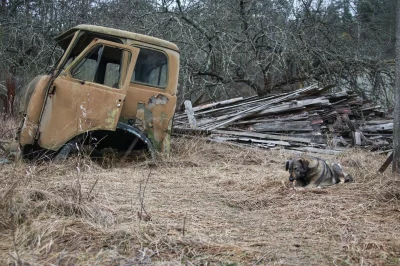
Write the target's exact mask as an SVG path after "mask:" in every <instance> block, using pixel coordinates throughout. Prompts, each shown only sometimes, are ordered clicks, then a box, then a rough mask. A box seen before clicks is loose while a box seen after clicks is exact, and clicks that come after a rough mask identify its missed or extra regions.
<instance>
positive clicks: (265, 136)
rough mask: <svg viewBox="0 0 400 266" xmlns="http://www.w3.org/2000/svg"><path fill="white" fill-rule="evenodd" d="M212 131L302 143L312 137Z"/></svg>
mask: <svg viewBox="0 0 400 266" xmlns="http://www.w3.org/2000/svg"><path fill="white" fill-rule="evenodd" d="M211 132H212V133H216V134H225V135H232V136H243V137H252V138H260V139H275V140H284V141H293V142H300V143H307V144H309V143H311V139H309V138H296V137H289V136H280V135H271V134H263V133H255V132H249V131H246V132H240V131H228V130H213V131H211Z"/></svg>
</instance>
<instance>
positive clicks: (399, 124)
mask: <svg viewBox="0 0 400 266" xmlns="http://www.w3.org/2000/svg"><path fill="white" fill-rule="evenodd" d="M396 20H397V21H396V23H397V29H396V85H395V90H394V111H393V113H394V115H393V120H394V121H393V123H394V124H393V165H392V170H393V173H397V174H398V173H400V1H398V2H397V15H396Z"/></svg>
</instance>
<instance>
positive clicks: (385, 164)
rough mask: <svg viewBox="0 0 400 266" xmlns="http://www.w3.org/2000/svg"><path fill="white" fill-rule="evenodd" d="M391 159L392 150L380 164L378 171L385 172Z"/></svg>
mask: <svg viewBox="0 0 400 266" xmlns="http://www.w3.org/2000/svg"><path fill="white" fill-rule="evenodd" d="M392 161H393V152H391V153H390V154H389V156H388V157H387V158H386V160H385V162H384V163H383V164H382V166H381V167H380V168H379V170H378V172H379V173H383V172H385V170H386V168H388V166H389V165H390V163H391V162H392Z"/></svg>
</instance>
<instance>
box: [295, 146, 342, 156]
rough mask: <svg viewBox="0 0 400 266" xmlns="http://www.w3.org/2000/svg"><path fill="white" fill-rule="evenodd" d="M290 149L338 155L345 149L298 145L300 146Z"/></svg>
mask: <svg viewBox="0 0 400 266" xmlns="http://www.w3.org/2000/svg"><path fill="white" fill-rule="evenodd" d="M289 149H293V150H298V151H304V152H313V153H320V154H329V155H338V154H340V153H342V152H343V151H337V150H325V149H318V148H313V147H298V148H289Z"/></svg>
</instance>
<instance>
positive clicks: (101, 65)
mask: <svg viewBox="0 0 400 266" xmlns="http://www.w3.org/2000/svg"><path fill="white" fill-rule="evenodd" d="M122 59H123V50H121V49H119V48H114V47H109V46H105V45H99V46H96V47H94V48H93V49H92V50H91V51H90V52H89V53H88V54H87V55H86V56H85V58H83V59H82V60H81V62H79V63H78V64H77V65H76V66H75V67H74V68H73V69H72V71H71V76H72V77H74V78H76V79H79V80H84V81H89V82H95V83H98V84H103V85H106V86H109V87H113V88H120V87H121V85H122V84H121V82H120V81H121V66H122Z"/></svg>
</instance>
